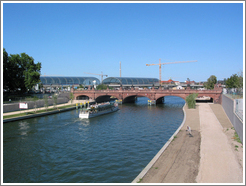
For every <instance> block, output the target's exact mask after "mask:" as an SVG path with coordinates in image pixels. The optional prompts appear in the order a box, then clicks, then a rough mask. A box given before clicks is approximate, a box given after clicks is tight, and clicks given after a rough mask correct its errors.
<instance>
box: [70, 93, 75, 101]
mask: <svg viewBox="0 0 246 186" xmlns="http://www.w3.org/2000/svg"><path fill="white" fill-rule="evenodd" d="M69 98H70V100H71V103H72V102H73V99H74V95H73V93H72V92H70V94H69Z"/></svg>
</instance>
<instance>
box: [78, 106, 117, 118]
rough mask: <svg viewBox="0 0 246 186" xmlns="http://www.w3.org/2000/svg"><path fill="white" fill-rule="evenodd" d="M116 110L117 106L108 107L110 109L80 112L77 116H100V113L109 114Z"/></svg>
mask: <svg viewBox="0 0 246 186" xmlns="http://www.w3.org/2000/svg"><path fill="white" fill-rule="evenodd" d="M117 110H119V108H118V107H114V108H110V109H107V110H103V111H100V112H92V113H89V112H80V114H79V118H81V119H89V118H94V117H97V116H101V115H104V114H109V113H111V112H116V111H117Z"/></svg>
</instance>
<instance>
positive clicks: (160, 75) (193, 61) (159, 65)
mask: <svg viewBox="0 0 246 186" xmlns="http://www.w3.org/2000/svg"><path fill="white" fill-rule="evenodd" d="M191 62H197V60H194V61H175V62H167V63H161V59H159V64H146V66H152V65H159V81H160V85H161V65H168V64H175V63H191Z"/></svg>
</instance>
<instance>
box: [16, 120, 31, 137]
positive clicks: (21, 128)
mask: <svg viewBox="0 0 246 186" xmlns="http://www.w3.org/2000/svg"><path fill="white" fill-rule="evenodd" d="M29 128H30V126H29V123H28V122H27V121H20V122H19V131H20V135H23V136H26V135H27V132H28V129H29Z"/></svg>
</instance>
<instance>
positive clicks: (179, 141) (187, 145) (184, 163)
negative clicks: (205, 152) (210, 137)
mask: <svg viewBox="0 0 246 186" xmlns="http://www.w3.org/2000/svg"><path fill="white" fill-rule="evenodd" d="M210 107H211V109H212V110H213V112H214V114H215V116H216V117H217V119H218V120H219V122H220V124H221V126H222V128H223V132H224V134H225V135H226V136H227V139H228V143H230V144H231V149H232V151H233V154H234V155H235V157H236V160H237V162H238V164H240V167H241V171H239V173H238V174H242V172H243V145H242V144H241V143H239V142H237V141H236V140H235V137H234V133H235V130H234V128H233V126H232V124H231V123H230V121H229V119H228V118H227V116H226V115H225V113H224V111H223V108H222V107H221V105H214V104H211V105H210ZM185 111H186V121H185V123H184V126H183V127H182V128H181V130H180V131H179V133H178V134H177V135H176V136H175V137H174V139H173V141H172V142H171V143H170V144H169V146H168V147H167V148H166V149H165V151H164V152H163V153H162V154H161V155H160V157H159V158H158V159H157V161H156V162H155V163H154V164H153V166H152V167H151V168H150V169H149V171H148V172H147V173H146V174H145V175H144V176H143V178H142V179H140V180H139V182H140V183H197V177H198V173H199V171H200V170H199V166H200V163H201V162H200V161H201V151H200V147H201V131H200V117H199V104H198V105H197V108H196V109H187V107H185ZM187 125H189V126H190V127H191V129H192V135H189V133H188V132H187V131H186V126H187Z"/></svg>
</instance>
